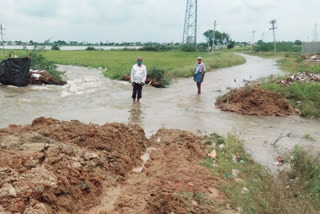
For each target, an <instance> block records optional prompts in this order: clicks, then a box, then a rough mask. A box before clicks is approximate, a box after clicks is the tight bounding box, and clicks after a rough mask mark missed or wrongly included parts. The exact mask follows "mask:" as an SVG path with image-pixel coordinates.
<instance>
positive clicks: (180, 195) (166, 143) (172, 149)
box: [93, 129, 225, 213]
mask: <svg viewBox="0 0 320 214" xmlns="http://www.w3.org/2000/svg"><path fill="white" fill-rule="evenodd" d="M151 140H152V142H153V143H152V148H153V149H152V152H151V154H150V160H149V161H148V163H147V164H146V165H145V168H144V169H143V170H142V172H141V173H134V172H132V173H131V174H130V176H129V177H128V179H127V180H126V181H125V182H124V183H122V184H121V185H120V186H119V187H118V189H117V192H118V194H113V197H111V196H110V195H106V198H105V199H104V201H110V200H115V201H114V205H113V206H112V208H111V209H110V206H109V205H108V206H106V207H105V208H106V209H105V210H104V211H105V212H106V213H190V212H191V211H194V213H213V211H210V209H212V208H213V206H215V205H216V206H217V207H219V205H220V203H222V202H224V200H225V196H224V194H223V193H222V192H221V191H220V190H219V189H218V187H219V186H220V185H221V184H222V183H223V181H222V180H221V179H219V178H217V177H215V176H213V174H212V173H211V172H210V171H209V170H208V169H207V168H205V167H202V166H201V165H200V161H201V160H203V158H204V157H205V155H206V150H207V149H206V147H205V146H204V144H203V143H202V139H201V138H200V137H196V136H194V135H193V134H191V133H189V132H185V131H179V130H167V129H161V130H159V131H158V133H157V134H156V135H154V136H153V137H152V138H151ZM110 191H114V190H113V189H110ZM108 192H109V190H106V193H108ZM198 194H203V195H206V196H207V197H208V199H207V200H206V201H204V200H203V201H200V200H199V201H198V202H197V199H196V198H197V195H198ZM114 195H118V196H117V198H116V199H114ZM200 203H203V204H200ZM209 204H210V206H209ZM213 204H215V205H213ZM205 207H207V208H205ZM102 210H103V209H102ZM215 210H219V209H218V208H217V209H215ZM99 212H101V209H99ZM99 212H97V211H96V212H93V213H99ZM191 213H192V212H191Z"/></svg>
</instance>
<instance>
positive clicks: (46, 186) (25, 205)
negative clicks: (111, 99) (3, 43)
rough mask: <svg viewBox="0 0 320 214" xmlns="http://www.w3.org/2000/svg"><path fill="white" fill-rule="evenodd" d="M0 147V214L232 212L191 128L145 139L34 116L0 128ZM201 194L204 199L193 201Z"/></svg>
mask: <svg viewBox="0 0 320 214" xmlns="http://www.w3.org/2000/svg"><path fill="white" fill-rule="evenodd" d="M0 146H1V149H0V178H1V183H0V211H1V213H17V212H18V213H27V214H31V213H172V212H173V213H190V212H191V213H221V212H225V211H226V213H233V211H232V209H231V208H230V210H225V202H226V200H227V199H226V196H225V195H224V194H223V193H222V192H221V191H220V190H219V186H220V185H221V184H223V183H224V182H226V181H223V180H221V179H220V178H218V177H215V176H213V174H212V173H211V172H210V171H209V170H208V169H207V168H205V167H203V166H200V164H199V163H200V161H201V160H203V158H204V157H205V156H206V154H207V146H206V145H205V144H204V143H203V139H202V138H201V137H199V136H195V135H193V134H192V133H190V132H186V131H180V130H167V129H161V130H159V131H158V132H157V133H156V134H155V135H153V136H152V138H150V139H147V138H146V137H145V133H144V131H143V129H141V128H140V127H139V126H137V125H124V124H119V123H110V124H104V125H102V126H99V125H95V124H88V125H86V124H83V123H80V122H79V121H70V122H65V121H58V120H55V119H51V118H38V119H35V120H34V121H33V122H32V124H31V125H25V126H17V125H10V126H9V127H8V128H6V129H1V130H0ZM147 147H152V150H151V152H150V154H149V155H150V160H149V161H147V162H146V163H145V165H144V168H143V169H142V171H141V172H137V171H135V170H134V169H135V168H137V167H139V166H141V165H142V160H141V159H140V157H141V155H143V154H144V152H146V148H147ZM200 192H201V193H204V194H206V195H209V197H210V203H209V202H208V203H203V204H201V205H200V204H199V202H197V200H196V195H197V194H199V193H200ZM184 193H185V194H189V195H190V197H188V198H183V197H181V194H182V195H183V194H184ZM213 206H214V207H215V209H214V210H212V207H213Z"/></svg>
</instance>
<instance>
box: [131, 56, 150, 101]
mask: <svg viewBox="0 0 320 214" xmlns="http://www.w3.org/2000/svg"><path fill="white" fill-rule="evenodd" d="M146 79H147V68H146V66H144V65H143V64H142V58H141V57H139V58H138V59H137V64H135V65H133V67H132V70H131V75H130V80H131V84H132V86H133V91H132V99H133V102H134V103H135V102H136V98H137V94H138V99H137V102H138V103H139V100H140V99H141V98H142V86H143V85H144V84H145V82H146Z"/></svg>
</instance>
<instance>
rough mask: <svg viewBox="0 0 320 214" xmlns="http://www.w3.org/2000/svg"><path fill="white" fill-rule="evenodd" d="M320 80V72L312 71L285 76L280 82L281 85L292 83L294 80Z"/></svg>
mask: <svg viewBox="0 0 320 214" xmlns="http://www.w3.org/2000/svg"><path fill="white" fill-rule="evenodd" d="M309 81H320V74H318V73H311V72H301V73H297V74H295V75H292V76H290V77H288V78H285V79H283V80H281V81H280V82H278V84H280V85H290V84H292V83H294V82H309Z"/></svg>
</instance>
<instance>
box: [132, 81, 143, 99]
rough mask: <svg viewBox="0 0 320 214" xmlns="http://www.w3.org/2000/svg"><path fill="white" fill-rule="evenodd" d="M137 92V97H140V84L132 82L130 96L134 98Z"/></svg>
mask: <svg viewBox="0 0 320 214" xmlns="http://www.w3.org/2000/svg"><path fill="white" fill-rule="evenodd" d="M137 93H138V99H140V98H141V97H142V85H140V84H138V83H134V85H133V91H132V98H133V99H136V97H137Z"/></svg>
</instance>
